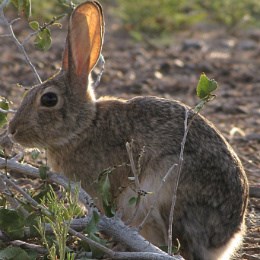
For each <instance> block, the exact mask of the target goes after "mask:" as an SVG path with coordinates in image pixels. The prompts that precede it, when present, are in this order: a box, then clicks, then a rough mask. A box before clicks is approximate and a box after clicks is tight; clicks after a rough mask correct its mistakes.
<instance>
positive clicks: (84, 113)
mask: <svg viewBox="0 0 260 260" xmlns="http://www.w3.org/2000/svg"><path fill="white" fill-rule="evenodd" d="M103 34H104V20H103V15H102V9H101V6H100V5H99V4H98V3H97V2H95V1H91V2H86V3H83V4H81V5H79V6H78V7H77V8H76V9H75V10H74V11H73V13H72V15H71V17H70V21H69V28H68V35H67V40H66V47H65V50H64V54H63V62H62V70H61V72H60V73H58V74H57V75H55V76H53V77H52V78H51V79H49V80H47V81H46V82H44V83H43V84H40V85H37V86H35V87H33V88H31V89H30V90H29V91H28V93H27V94H26V96H25V97H24V99H23V101H22V103H21V106H20V108H19V109H18V111H17V113H16V114H15V116H14V118H13V119H12V120H11V122H10V124H9V133H10V134H11V136H12V138H13V139H14V141H16V142H18V143H20V144H21V145H24V146H27V147H52V146H57V145H62V144H65V143H68V142H70V141H72V139H74V138H76V137H77V136H78V135H79V133H80V132H83V131H86V128H87V127H88V126H89V125H90V124H91V122H92V119H93V118H94V117H95V110H96V109H95V97H94V94H93V91H92V89H91V86H90V84H89V82H88V79H89V74H90V73H91V70H92V69H93V67H94V66H95V64H96V63H97V61H98V59H99V56H100V52H101V48H102V44H103Z"/></svg>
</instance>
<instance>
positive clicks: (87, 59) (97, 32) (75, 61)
mask: <svg viewBox="0 0 260 260" xmlns="http://www.w3.org/2000/svg"><path fill="white" fill-rule="evenodd" d="M103 35H104V19H103V13H102V8H101V6H100V5H99V3H98V2H96V1H88V2H85V3H83V4H81V5H79V6H78V7H77V8H76V9H75V10H74V11H73V13H72V14H71V17H70V21H69V30H68V36H67V41H66V47H65V50H64V54H63V63H62V68H63V70H65V71H67V72H68V74H69V77H70V79H71V80H73V81H75V80H76V81H77V82H78V81H80V82H82V83H83V84H86V82H87V79H88V75H89V73H90V72H91V70H92V69H93V68H94V66H95V65H96V63H97V61H98V59H99V56H100V53H101V49H102V44H103Z"/></svg>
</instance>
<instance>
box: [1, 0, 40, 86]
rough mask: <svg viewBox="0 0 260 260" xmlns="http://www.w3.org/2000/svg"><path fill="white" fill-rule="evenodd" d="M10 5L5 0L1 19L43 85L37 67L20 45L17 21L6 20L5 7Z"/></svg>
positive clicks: (2, 5)
mask: <svg viewBox="0 0 260 260" xmlns="http://www.w3.org/2000/svg"><path fill="white" fill-rule="evenodd" d="M8 3H9V1H8V0H4V1H3V2H2V4H1V5H0V19H1V20H2V22H3V24H4V25H5V26H6V27H7V29H8V34H10V35H11V36H10V38H11V39H12V40H13V41H14V43H15V44H16V46H17V47H18V49H19V50H20V51H21V52H22V54H23V56H24V58H25V61H26V62H27V64H28V65H29V66H30V68H31V69H32V71H33V72H34V75H35V78H36V80H37V82H38V83H40V84H41V83H42V80H41V78H40V76H39V74H38V72H37V70H36V68H35V66H34V65H33V64H32V62H31V60H30V58H29V56H28V54H27V52H26V51H25V49H24V46H23V45H22V44H21V43H20V41H19V40H18V39H17V37H16V35H15V33H14V31H13V26H12V25H13V23H14V22H15V21H16V19H15V20H13V21H11V22H8V20H7V19H6V17H5V15H4V7H6V6H7V4H8Z"/></svg>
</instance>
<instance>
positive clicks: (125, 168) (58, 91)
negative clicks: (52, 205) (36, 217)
mask: <svg viewBox="0 0 260 260" xmlns="http://www.w3.org/2000/svg"><path fill="white" fill-rule="evenodd" d="M103 38H104V18H103V13H102V8H101V6H100V4H99V3H98V2H96V1H88V2H85V3H82V4H80V5H79V6H77V7H76V8H75V10H74V11H73V13H72V14H71V17H70V20H69V25H68V35H67V40H66V46H65V50H64V54H63V61H62V69H61V71H60V72H59V73H58V74H57V75H55V76H53V77H52V78H51V79H49V80H47V81H45V82H43V83H42V84H39V85H36V86H34V87H32V88H31V89H30V90H29V91H28V93H27V94H26V96H25V97H24V98H23V101H22V103H21V105H20V107H19V109H18V110H17V112H16V114H15V115H14V117H13V118H12V120H11V121H10V123H9V130H8V131H9V135H10V136H11V137H12V138H13V139H14V140H15V142H17V143H20V144H21V145H22V146H24V147H38V148H45V149H46V151H47V158H48V163H49V164H50V166H51V168H52V169H53V170H54V171H57V172H60V173H63V174H64V175H66V176H67V177H69V178H70V179H71V180H76V181H80V182H81V185H82V187H83V188H84V189H86V191H87V192H88V193H89V194H90V195H91V196H92V197H93V198H94V200H95V202H96V204H97V205H98V206H99V207H100V209H101V210H104V209H103V208H102V203H101V200H102V198H101V195H100V194H99V192H98V188H97V187H98V181H97V180H98V178H99V176H100V173H101V172H102V171H104V170H105V169H108V168H109V167H111V166H118V165H121V166H120V167H114V171H113V172H112V173H111V174H109V179H110V183H111V187H110V192H111V197H112V199H113V203H114V205H115V207H116V210H117V212H118V214H120V216H121V217H122V219H123V221H128V220H129V219H131V218H132V222H131V225H132V226H135V227H138V226H139V225H140V223H142V221H143V220H144V218H145V217H146V216H147V214H148V211H149V210H150V208H151V206H152V205H153V203H154V200H155V198H156V203H155V204H154V208H153V210H152V211H151V214H150V216H149V217H148V219H147V221H146V222H145V224H144V226H143V228H142V229H141V231H140V233H141V234H142V235H143V236H144V237H145V238H146V239H147V240H149V241H150V242H151V243H153V244H155V245H157V246H163V245H167V241H168V226H169V213H170V208H171V204H172V197H173V190H174V185H175V182H176V176H177V175H176V170H173V173H171V174H169V176H168V178H167V180H166V181H165V183H164V184H163V186H162V187H163V188H162V189H159V187H160V185H161V184H162V179H163V178H164V177H165V175H166V173H167V172H168V170H169V169H170V168H171V167H172V166H173V165H174V164H178V163H179V156H180V151H181V142H182V139H183V136H184V120H185V115H186V113H187V111H188V121H189V122H190V120H191V119H192V120H193V121H192V124H191V126H190V129H189V132H188V134H187V140H186V144H185V149H184V155H183V167H182V171H181V174H180V178H179V184H178V189H177V194H176V196H177V197H176V205H175V209H174V215H173V229H172V230H173V241H175V239H178V240H179V241H180V244H181V254H182V255H183V256H184V257H185V259H189V260H216V259H225V260H227V259H230V257H232V255H233V254H234V252H235V251H236V249H237V247H238V245H239V243H240V242H241V240H242V238H243V234H244V232H245V214H246V207H247V202H248V182H247V177H246V174H245V171H244V169H243V166H242V164H241V162H240V160H239V159H238V157H237V155H236V154H235V152H234V151H233V149H232V148H231V146H230V145H229V144H228V143H227V141H226V140H225V139H224V137H223V136H222V135H221V133H220V132H219V131H218V130H217V129H216V128H215V127H214V126H213V124H212V123H210V122H209V121H208V120H207V119H206V118H204V117H203V116H201V115H196V116H194V115H195V114H194V112H193V111H192V109H190V108H189V107H188V106H186V105H185V104H183V103H181V102H178V101H175V100H169V99H164V98H159V97H149V96H144V97H135V98H132V99H130V100H124V99H119V98H116V97H101V98H98V99H96V97H95V93H94V90H93V88H92V86H91V83H90V74H91V71H92V69H93V68H94V67H95V65H96V63H97V61H98V59H99V57H100V53H101V49H102V45H103ZM127 142H128V143H132V154H133V157H134V162H135V163H136V165H137V162H138V160H139V162H140V173H139V176H138V180H139V182H140V187H139V188H140V190H142V191H143V192H144V193H145V192H147V193H151V194H147V195H145V196H142V197H141V199H140V202H139V208H138V210H137V211H136V212H135V209H136V207H135V206H134V205H130V204H129V200H130V198H132V197H134V196H136V194H137V190H136V189H137V188H136V187H135V185H133V180H131V178H129V177H131V176H132V177H133V173H132V170H131V167H129V155H128V153H127V150H126V143H127ZM141 150H143V151H144V152H143V153H142V156H141V157H140V155H139V154H140V151H141Z"/></svg>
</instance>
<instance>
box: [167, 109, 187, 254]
mask: <svg viewBox="0 0 260 260" xmlns="http://www.w3.org/2000/svg"><path fill="white" fill-rule="evenodd" d="M188 117H189V110H188V109H187V108H186V107H185V120H184V135H183V139H182V142H181V152H180V156H179V163H178V169H177V176H176V182H175V185H174V190H173V196H172V205H171V210H170V216H169V229H168V254H169V255H171V254H172V227H173V213H174V208H175V203H176V198H177V189H178V186H179V180H180V175H181V170H182V164H183V153H184V148H185V143H186V139H187V134H188V131H189V128H188V127H187V125H188ZM189 126H190V125H189Z"/></svg>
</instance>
